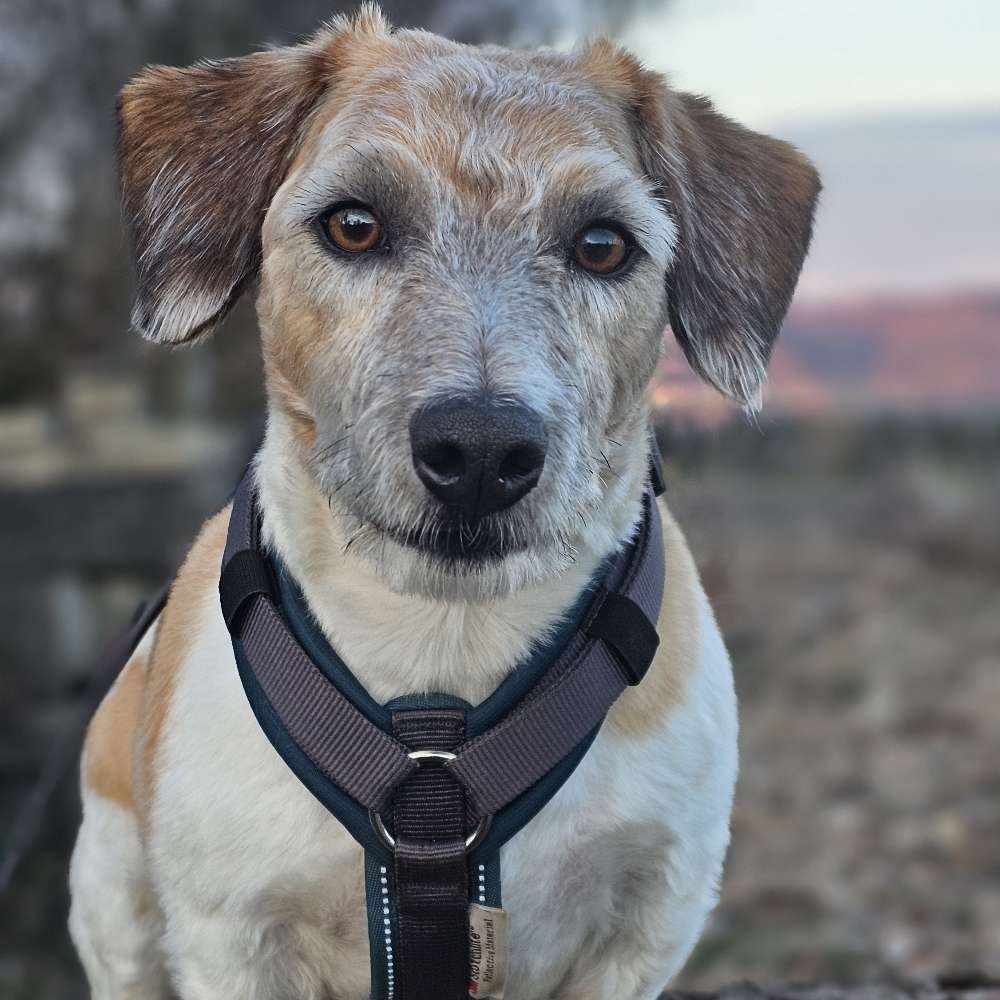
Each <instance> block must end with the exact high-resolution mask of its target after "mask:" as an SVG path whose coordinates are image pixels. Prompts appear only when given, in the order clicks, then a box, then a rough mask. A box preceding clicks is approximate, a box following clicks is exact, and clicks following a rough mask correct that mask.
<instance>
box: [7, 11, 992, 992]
mask: <svg viewBox="0 0 1000 1000" xmlns="http://www.w3.org/2000/svg"><path fill="white" fill-rule="evenodd" d="M347 6H349V5H346V4H345V5H343V7H347ZM384 6H385V8H386V10H387V12H388V13H389V14H390V15H391V16H392V18H393V19H394V20H395V21H396V23H398V24H403V25H409V24H422V25H426V26H428V27H431V28H433V29H434V30H438V31H441V32H443V33H446V34H450V35H452V36H453V37H456V38H460V39H464V40H471V41H477V40H491V41H506V42H512V43H515V44H537V43H546V44H555V45H568V44H571V43H572V42H573V40H574V39H577V38H579V37H582V36H585V35H587V34H591V33H594V32H596V31H604V32H609V33H612V34H614V35H616V36H618V37H620V38H621V39H623V40H624V41H625V42H626V43H628V44H629V45H631V46H632V47H633V48H634V49H635V50H636V51H637V52H638V53H639V54H640V55H641V56H642V58H643V59H644V60H645V61H646V62H647V63H648V64H650V65H651V66H653V67H655V68H657V69H661V70H664V71H667V72H669V73H670V75H671V77H672V79H673V81H674V83H675V84H676V85H677V86H680V87H682V88H684V89H689V90H693V91H699V92H703V93H706V94H708V95H710V96H711V97H713V98H714V99H715V101H716V103H717V104H718V106H719V107H720V108H721V109H722V110H723V111H725V112H727V113H729V114H731V115H733V116H734V117H737V118H739V119H741V120H742V121H744V122H745V123H746V124H748V125H750V126H752V127H755V128H758V129H761V130H765V131H770V132H773V133H774V134H777V135H780V136H782V137H784V138H788V139H791V140H792V141H794V142H796V143H798V144H799V145H800V146H801V147H802V148H803V149H804V150H805V151H806V152H807V153H809V154H810V155H811V156H812V157H813V159H814V160H815V161H816V163H817V164H818V166H819V168H820V170H821V172H822V174H823V176H824V182H825V193H824V197H823V203H822V206H821V210H820V214H819V220H818V225H817V231H816V238H815V242H814V249H813V252H812V255H811V257H810V259H809V261H808V262H807V265H806V269H805V271H804V273H803V277H802V281H801V285H800V289H799V294H798V296H797V298H796V300H795V303H794V305H793V307H792V310H791V313H790V314H789V318H788V321H787V323H786V326H785V329H784V331H783V334H782V336H781V338H780V339H779V341H778V346H777V349H776V352H775V355H774V359H773V363H772V366H771V377H770V383H769V387H768V390H767V393H766V396H765V409H764V411H763V413H762V415H761V416H760V417H759V419H757V420H755V421H750V420H748V419H747V418H746V417H745V416H743V415H742V414H741V413H740V412H738V411H737V410H736V409H735V408H734V407H732V406H731V405H729V404H727V403H725V402H724V401H723V400H721V399H720V398H719V397H718V396H716V395H714V394H713V393H712V392H711V391H710V390H708V389H707V388H704V387H702V386H700V385H699V384H698V383H697V382H696V381H695V380H694V379H693V378H692V377H691V376H690V374H689V373H688V372H687V370H686V369H685V367H684V365H683V361H682V359H681V357H680V354H679V351H678V350H677V349H676V347H675V345H674V343H673V341H672V340H671V339H670V338H669V336H668V338H667V341H666V343H667V354H666V358H665V361H664V364H663V367H662V370H661V373H660V375H659V377H658V380H657V383H656V385H655V389H654V393H655V401H656V404H657V415H658V431H659V435H660V441H661V444H662V446H663V449H664V455H665V460H666V467H667V471H668V478H669V484H670V485H669V499H670V502H671V505H672V507H673V509H674V512H675V514H676V515H677V516H678V518H679V520H680V521H681V523H682V525H683V526H684V527H685V529H686V530H687V532H688V534H689V538H690V541H691V545H692V548H693V550H694V553H695V557H696V559H697V560H698V562H699V564H700V566H701V570H702V573H703V576H704V579H705V583H706V586H707V589H708V591H709V593H710V596H711V597H712V600H713V602H714V605H715V608H716V611H717V614H718V617H719V619H720V621H721V624H722V627H723V630H724V633H725V634H726V636H727V639H728V642H729V646H730V649H731V652H732V655H733V660H734V665H735V670H736V679H737V686H738V689H739V693H740V697H741V700H742V752H743V770H742V779H741V784H740V788H739V793H738V797H737V807H736V813H735V822H734V837H733V847H732V851H731V854H730V862H729V866H728V870H727V874H726V878H725V882H724V885H723V891H722V900H721V904H720V906H719V909H718V912H717V914H716V915H715V917H714V919H713V921H712V924H711V926H710V928H709V930H708V932H707V934H706V936H705V938H704V940H703V942H702V943H701V945H700V946H699V948H698V950H697V952H696V953H695V956H694V957H693V959H692V961H691V963H690V964H689V966H688V969H687V970H686V972H685V973H684V976H683V979H682V984H683V985H687V986H692V987H699V988H710V987H715V986H718V985H720V984H722V983H724V982H727V981H730V980H732V979H734V978H744V977H746V978H753V979H756V980H758V981H760V982H762V983H765V984H773V983H781V982H789V981H792V980H803V979H832V980H837V981H844V982H850V981H857V980H861V979H866V978H871V977H904V978H914V977H923V976H933V975H936V974H940V973H945V972H956V971H964V970H970V969H979V970H981V971H983V972H985V973H992V974H995V975H1000V766H998V762H1000V517H998V512H1000V252H998V251H1000V238H998V222H1000V185H998V184H997V179H998V177H1000V73H998V72H997V69H996V56H995V45H996V39H997V38H998V37H1000V5H997V4H990V3H986V2H982V0H980V2H976V0H952V2H950V3H948V4H942V3H938V2H930V0H882V2H880V3H878V4H872V3H870V2H865V0H813V2H811V3H809V4H802V3H800V2H797V0H672V2H665V3H663V2H661V3H657V2H655V0H647V2H642V0H636V2H633V3H623V2H615V0H603V2H602V0H532V2H530V3H528V2H523V3H522V2H514V0H477V2H474V0H466V2H462V0H425V2H403V0H399V2H396V3H386V4H385V5H384ZM343 7H339V6H338V5H337V4H331V3H330V2H322V0H284V2H282V3H280V4H278V3H273V2H269V0H86V2H81V0H3V2H2V3H0V782H2V784H0V845H2V847H0V849H2V850H3V855H2V857H0V997H3V998H32V1000H39V998H40V1000H48V998H53V1000H55V998H59V1000H63V998H68V1000H76V998H82V997H84V996H85V992H84V989H83V986H82V981H81V975H80V972H79V970H78V968H77V965H76V961H75V958H74V956H73V954H72V951H71V948H70V946H69V942H68V938H67V935H66V933H65V930H64V926H65V916H66V908H67V897H66V889H65V873H66V866H67V861H68V855H69V850H70V847H71V842H72V836H73V833H74V830H75V826H76V823H77V821H78V813H79V805H78V796H77V791H76V784H75V764H76V756H77V753H78V745H79V735H80V732H81V727H82V725H83V723H84V721H85V719H86V718H87V717H88V716H89V713H90V711H91V710H92V708H93V705H94V703H95V700H96V699H97V698H99V697H100V694H101V693H102V689H103V686H104V685H105V684H107V682H108V680H109V679H108V678H107V677H106V676H104V675H102V674H101V673H100V672H97V671H95V670H94V657H95V653H96V652H97V651H98V650H99V649H100V647H101V645H102V643H103V642H105V641H106V640H107V639H108V638H109V637H110V636H111V635H112V634H113V633H114V632H115V631H116V630H117V629H118V628H119V627H120V626H121V625H122V623H123V622H124V621H125V620H126V618H127V617H128V615H129V614H130V612H131V610H132V608H133V606H134V605H135V603H136V601H137V600H138V599H139V598H140V597H142V596H146V595H149V594H150V593H152V592H153V591H154V590H155V589H156V587H157V586H158V585H159V583H160V582H161V581H162V580H163V579H164V578H165V577H167V576H168V575H169V574H170V573H171V571H172V569H173V567H174V566H175V565H176V563H177V561H178V559H179V558H180V557H181V556H182V554H183V552H184V549H185V548H186V546H187V545H188V543H189V542H190V540H191V539H192V538H193V535H194V532H195V530H196V527H197V525H198V524H199V523H200V521H201V520H202V519H203V517H204V516H206V515H207V514H208V513H209V512H211V511H213V510H214V509H216V508H217V507H218V506H219V505H220V504H221V503H222V502H223V500H224V498H225V496H226V495H227V493H228V491H229V489H230V487H231V485H232V483H233V482H234V480H235V477H236V475H237V473H238V470H239V468H240V467H241V465H242V463H243V462H244V460H245V459H246V457H247V455H248V454H249V452H250V450H251V448H252V446H253V443H254V441H255V440H256V438H257V436H258V434H259V432H260V428H261V423H262V408H261V407H262V393H261V379H260V371H259V368H260V359H259V354H258V346H257V341H256V337H255V334H254V320H253V313H252V309H251V308H250V307H249V306H248V305H247V304H244V305H243V306H242V307H241V308H240V309H238V310H237V312H236V313H235V314H234V315H233V316H232V317H231V318H230V319H229V320H228V321H227V322H226V323H225V325H224V327H223V329H222V330H221V331H220V332H219V334H218V335H217V336H216V337H214V338H213V339H211V340H210V341H209V342H207V343H206V344H204V345H203V346H200V347H198V348H197V349H194V350H185V351H169V350H167V349H164V348H153V347H151V346H149V345H146V344H144V343H141V342H140V341H139V339H138V338H137V337H135V336H134V335H131V334H130V333H129V332H128V315H129V309H130V297H131V288H130V281H131V278H130V272H129V265H128V252H127V243H126V240H125V237H124V234H123V231H122V227H121V223H120V215H119V208H118V192H117V183H116V178H115V170H114V151H113V150H114V124H113V104H114V97H115V93H116V91H117V90H118V88H119V87H120V86H121V85H122V83H123V82H124V81H125V80H127V79H128V78H129V77H130V76H131V75H133V74H134V73H136V72H137V71H138V70H139V69H140V68H141V67H142V66H143V65H144V64H145V63H148V62H166V63H177V64H184V63H188V62H192V61H194V60H195V59H198V58H203V57H218V56H227V55H238V54H242V53H244V52H246V51H248V50H250V49H252V48H254V47H256V46H257V45H259V44H260V43H262V42H278V43H284V42H289V41H294V40H296V39H297V38H299V37H300V36H302V35H303V34H305V33H308V32H310V31H312V30H313V29H314V28H315V27H316V26H317V25H318V23H319V21H320V20H321V19H322V18H324V17H327V16H329V15H330V14H331V13H333V12H334V11H335V10H337V9H343Z"/></svg>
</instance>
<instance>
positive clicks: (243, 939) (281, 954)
mask: <svg viewBox="0 0 1000 1000" xmlns="http://www.w3.org/2000/svg"><path fill="white" fill-rule="evenodd" d="M316 937H317V935H316V934H315V932H313V931H311V930H310V929H308V928H304V927H300V926H299V925H298V924H296V923H294V922H291V921H289V922H280V923H276V922H274V921H271V920H268V921H258V920H255V919H254V918H253V916H252V915H247V914H242V915H241V914H237V913H233V912H228V913H227V912H224V911H217V912H214V913H212V912H204V911H202V912H195V911H193V910H192V909H189V908H187V907H184V908H179V907H176V906H172V907H171V908H170V913H169V916H168V923H167V935H166V946H167V950H168V953H169V959H168V964H169V966H170V971H171V979H172V983H173V987H174V989H175V991H176V993H177V995H178V997H179V998H180V1000H236V998H239V1000H327V998H329V997H330V996H336V997H338V1000H339V998H341V997H343V998H344V1000H362V998H364V997H366V996H367V995H368V984H367V976H366V973H367V969H365V968H364V967H362V970H361V974H360V975H359V974H357V973H348V974H347V979H348V980H349V982H348V984H347V985H346V986H345V987H344V989H343V990H342V989H341V983H340V981H339V980H338V982H337V990H336V992H333V991H332V989H331V987H330V984H329V982H328V980H329V978H330V977H329V976H328V975H327V973H329V972H330V971H331V970H330V969H329V968H327V963H325V962H324V961H323V959H322V958H321V957H320V955H319V949H320V948H321V947H322V944H323V942H322V941H319V940H316V939H315V938H316ZM327 950H328V951H329V946H327ZM361 979H364V982H361V981H360V980H361Z"/></svg>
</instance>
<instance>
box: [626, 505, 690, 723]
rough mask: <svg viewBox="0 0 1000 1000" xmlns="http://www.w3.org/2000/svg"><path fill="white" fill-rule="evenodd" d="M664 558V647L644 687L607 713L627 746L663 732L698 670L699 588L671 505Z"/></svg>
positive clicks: (659, 629)
mask: <svg viewBox="0 0 1000 1000" xmlns="http://www.w3.org/2000/svg"><path fill="white" fill-rule="evenodd" d="M660 513H661V514H662V515H663V552H664V557H665V560H666V567H667V574H666V584H665V588H664V591H663V604H662V605H661V607H660V619H659V621H658V623H657V627H656V628H657V632H658V633H659V635H660V646H659V649H658V650H657V653H656V658H655V659H654V660H653V663H652V665H651V666H650V668H649V672H648V673H647V674H646V676H645V677H644V678H643V680H642V683H641V684H639V685H637V686H636V687H630V688H626V690H625V692H624V694H622V696H621V697H620V698H619V699H618V701H616V702H615V704H614V705H613V706H612V708H611V711H610V712H609V713H608V724H609V725H610V727H611V729H612V730H613V731H614V732H615V734H616V735H618V736H620V737H622V738H623V739H626V740H642V739H645V738H646V737H648V736H651V735H653V734H654V733H656V732H657V731H658V730H660V729H661V728H662V726H663V724H664V721H665V720H666V718H667V716H668V715H669V714H670V713H671V712H672V711H673V710H674V709H675V708H677V707H678V706H679V705H681V704H683V703H684V699H685V697H686V694H687V685H688V681H689V680H690V678H691V676H692V674H693V673H694V671H695V670H696V669H697V666H698V651H699V644H700V636H699V627H698V623H699V607H698V593H699V590H700V584H699V580H698V570H697V568H696V567H695V564H694V560H693V559H692V558H691V552H690V550H689V549H688V546H687V542H686V541H685V539H684V535H683V534H682V532H681V529H680V528H679V527H678V526H677V522H676V521H675V520H674V519H673V517H672V516H671V514H670V512H669V511H668V510H667V508H666V505H665V504H663V503H660Z"/></svg>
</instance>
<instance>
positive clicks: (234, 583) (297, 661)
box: [219, 473, 664, 1000]
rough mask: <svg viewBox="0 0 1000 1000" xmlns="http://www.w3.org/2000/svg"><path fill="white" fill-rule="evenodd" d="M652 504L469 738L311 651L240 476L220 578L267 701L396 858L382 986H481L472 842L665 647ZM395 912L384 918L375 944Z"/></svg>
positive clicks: (327, 798)
mask: <svg viewBox="0 0 1000 1000" xmlns="http://www.w3.org/2000/svg"><path fill="white" fill-rule="evenodd" d="M643 504H644V510H643V518H642V522H641V525H640V528H639V531H638V534H637V537H636V539H635V541H634V542H633V543H632V544H630V545H628V546H626V547H625V548H624V549H623V550H622V551H621V552H620V553H619V554H618V555H617V557H615V559H614V560H613V562H612V563H611V566H610V569H609V570H608V572H607V574H606V575H605V577H604V580H603V587H602V588H601V589H600V590H599V591H598V592H597V593H596V594H595V596H594V598H593V600H592V601H591V604H590V606H589V608H588V609H587V612H586V614H585V615H584V617H583V619H582V622H581V624H580V627H579V628H578V629H577V630H576V631H575V632H573V633H572V635H571V636H570V638H569V640H568V642H567V643H566V644H565V646H564V647H563V649H562V652H561V653H559V655H558V657H557V658H556V659H555V660H554V662H553V663H552V665H551V666H550V667H549V668H548V670H547V672H546V673H545V674H544V675H543V676H542V678H541V680H539V681H538V682H537V683H536V684H535V686H534V687H533V688H532V689H531V690H529V691H528V692H527V694H526V695H525V696H524V697H523V698H522V699H521V700H520V701H519V702H518V703H516V704H515V705H514V706H513V707H512V708H511V709H510V710H509V711H508V712H507V713H506V715H504V716H503V717H502V718H501V719H500V720H499V721H498V722H497V723H496V724H495V725H493V726H492V728H489V729H487V730H486V731H485V732H482V733H481V734H480V735H478V736H474V737H472V738H467V737H466V733H465V713H464V712H463V711H461V710H445V709H424V708H414V709H411V708H401V709H394V710H393V711H392V715H391V717H392V727H391V729H392V731H391V732H389V731H386V730H385V729H383V728H382V727H380V726H379V725H377V724H376V722H375V721H373V720H372V719H371V718H369V716H368V715H366V714H365V713H364V712H362V711H361V710H359V708H358V707H356V705H355V704H354V702H353V701H352V700H351V699H350V698H349V697H347V696H346V695H345V694H344V693H343V692H342V691H341V690H340V689H339V688H338V686H337V684H336V683H335V682H334V680H333V679H332V678H331V676H329V674H328V673H327V672H324V670H322V669H321V668H320V666H319V665H317V663H315V662H314V661H313V660H312V659H311V658H310V656H309V655H308V653H307V652H306V651H305V650H304V649H303V648H302V646H301V645H300V644H299V642H298V641H297V639H296V637H295V635H294V634H293V633H292V631H291V629H290V628H289V625H288V623H287V621H286V619H285V616H284V614H283V613H282V610H281V601H280V598H279V597H278V596H277V595H278V591H277V589H276V587H275V585H274V580H273V578H272V570H271V568H270V564H269V559H268V557H267V555H266V554H265V552H264V551H263V548H262V545H261V542H260V537H259V517H258V513H257V509H256V501H255V496H254V489H253V486H252V482H251V478H250V474H249V473H248V475H247V476H245V477H244V480H243V482H241V484H240V486H239V487H238V489H237V491H236V494H235V496H234V502H233V512H232V515H231V519H230V529H229V538H228V541H227V545H226V552H225V556H224V559H223V567H222V574H221V578H220V583H219V589H220V596H221V600H222V610H223V615H224V617H225V620H226V624H227V626H228V628H229V631H230V633H231V635H232V638H233V646H234V650H235V651H236V658H237V663H238V665H239V667H240V677H241V680H242V681H243V683H244V687H245V688H246V690H247V695H248V697H249V698H250V701H251V705H252V706H253V708H254V712H255V714H256V715H257V718H258V721H259V722H260V724H261V727H262V728H263V730H264V732H265V734H266V735H267V736H268V738H269V739H270V740H271V742H272V744H273V745H274V746H275V748H276V749H277V750H278V752H279V753H280V754H281V755H282V757H283V758H284V759H285V760H286V762H287V763H288V764H289V766H290V767H292V770H293V771H294V772H295V773H296V775H297V776H298V777H299V778H300V780H302V781H303V782H304V783H306V785H307V787H309V788H310V790H311V791H313V793H314V794H316V795H317V796H318V797H320V799H321V801H323V802H324V804H325V805H327V807H328V808H330V809H331V810H332V811H334V812H335V814H336V815H337V816H338V818H340V819H341V820H342V822H344V824H345V826H346V827H347V828H348V830H349V831H350V832H351V833H352V835H353V836H354V837H355V838H356V839H358V840H359V841H360V842H361V843H362V844H363V845H364V846H365V848H366V852H367V854H366V858H367V859H368V860H367V861H366V866H367V867H368V868H369V870H370V871H372V872H374V871H375V870H376V869H372V867H371V863H370V862H371V860H372V858H373V855H372V853H371V852H372V851H373V849H380V850H382V851H386V850H388V851H389V852H391V854H390V857H391V859H392V863H391V867H388V866H387V865H386V864H385V863H382V864H381V867H379V868H378V869H377V872H378V878H379V883H380V886H381V887H383V888H382V891H381V898H380V903H381V909H382V910H383V911H384V917H383V922H384V926H385V929H386V933H385V938H386V941H385V942H382V941H381V940H379V941H378V944H379V947H380V948H381V949H382V951H381V952H380V953H381V954H384V955H385V956H386V963H385V964H386V974H385V976H384V977H383V982H382V984H381V986H380V989H381V993H380V995H379V1000H380V998H381V996H386V997H392V998H393V1000H461V998H462V997H465V996H466V994H467V989H468V971H469V966H468V959H469V940H468V903H469V895H470V894H469V858H470V852H471V851H472V850H473V849H474V846H475V845H476V844H477V843H479V841H480V839H481V838H482V837H483V836H484V835H486V832H487V830H488V829H489V826H490V823H491V822H492V821H493V820H494V818H495V817H496V818H497V820H498V821H499V820H500V817H507V816H509V815H510V810H511V809H512V808H513V809H515V810H516V809H517V807H518V803H519V802H521V801H523V800H524V797H525V796H527V795H528V794H529V793H530V794H531V795H535V794H536V792H537V790H538V789H539V788H540V787H541V786H543V785H547V786H548V787H547V788H546V798H545V799H543V800H542V801H545V800H547V798H548V797H551V795H553V794H555V791H556V790H558V787H559V785H561V783H562V781H565V779H566V777H568V772H567V771H566V764H565V762H566V761H567V760H569V758H571V757H572V756H573V754H574V752H577V753H581V754H582V752H583V750H582V749H581V747H583V748H585V747H586V745H588V741H589V740H590V739H592V738H593V734H594V733H595V732H596V730H597V727H599V726H600V724H601V722H602V721H603V719H604V717H605V716H606V714H607V712H608V710H609V709H610V707H611V705H612V704H613V703H614V701H615V700H616V699H617V698H618V696H619V695H620V694H621V693H622V692H623V691H624V689H625V688H626V687H627V686H629V685H633V684H638V683H639V681H641V680H642V677H643V676H644V675H645V673H646V670H647V669H648V667H649V665H650V663H651V662H652V660H653V657H654V655H655V652H656V648H657V644H658V642H659V640H658V637H657V635H656V627H655V623H656V621H657V618H658V616H659V609H660V603H661V599H662V594H663V577H664V564H663V546H662V538H661V533H662V527H661V523H660V515H659V510H658V508H657V505H656V503H655V502H654V501H653V498H652V495H651V494H649V493H647V494H646V495H645V497H644V499H643ZM572 766H574V765H573V763H572V761H571V760H570V769H571V768H572ZM316 775H318V776H319V777H316ZM553 775H556V776H557V777H558V780H556V781H553V780H552V776H553ZM324 781H325V782H328V783H329V789H328V790H327V786H323V785H322V782H324ZM537 808H540V806H539V805H535V807H534V811H537ZM365 811H366V812H365ZM524 813H525V815H524V816H523V818H522V817H516V818H515V819H514V820H513V821H510V820H505V821H503V822H498V826H500V827H502V836H501V831H500V830H498V831H497V836H494V837H492V838H489V839H490V840H491V844H490V850H491V851H492V856H493V857H495V854H496V850H497V849H498V848H499V846H500V844H501V843H503V842H505V841H506V840H507V839H509V838H510V837H511V836H513V835H514V834H515V833H516V832H517V830H519V829H520V828H521V826H523V824H524V823H525V822H527V820H528V819H529V818H530V816H531V815H533V814H534V812H530V811H528V810H524ZM365 815H367V816H368V818H369V819H370V822H371V827H367V826H366V824H364V821H363V818H364V817H365ZM359 816H360V817H362V820H361V821H360V822H359V819H358V817H359ZM387 817H388V819H387ZM373 829H374V831H375V833H376V834H377V838H376V839H375V841H374V847H373V837H372V831H373ZM498 836H500V839H498ZM484 846H485V845H484ZM482 870H483V866H482V865H480V866H479V871H480V872H482ZM390 873H391V875H392V878H391V879H390V878H389V875H390ZM387 886H391V891H390V889H389V888H385V887H387ZM369 898H370V899H371V898H372V892H369ZM369 916H370V917H371V916H372V914H371V912H370V914H369ZM380 926H381V924H378V923H376V922H373V921H372V920H371V919H370V927H371V931H372V935H373V937H372V945H373V948H374V947H375V944H376V938H375V933H376V928H377V927H380ZM390 931H392V932H393V933H394V941H395V948H394V950H393V951H391V952H390V951H388V948H389V945H388V943H387V942H388V941H389V940H390V938H391V937H393V934H390ZM373 954H374V951H373Z"/></svg>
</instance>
